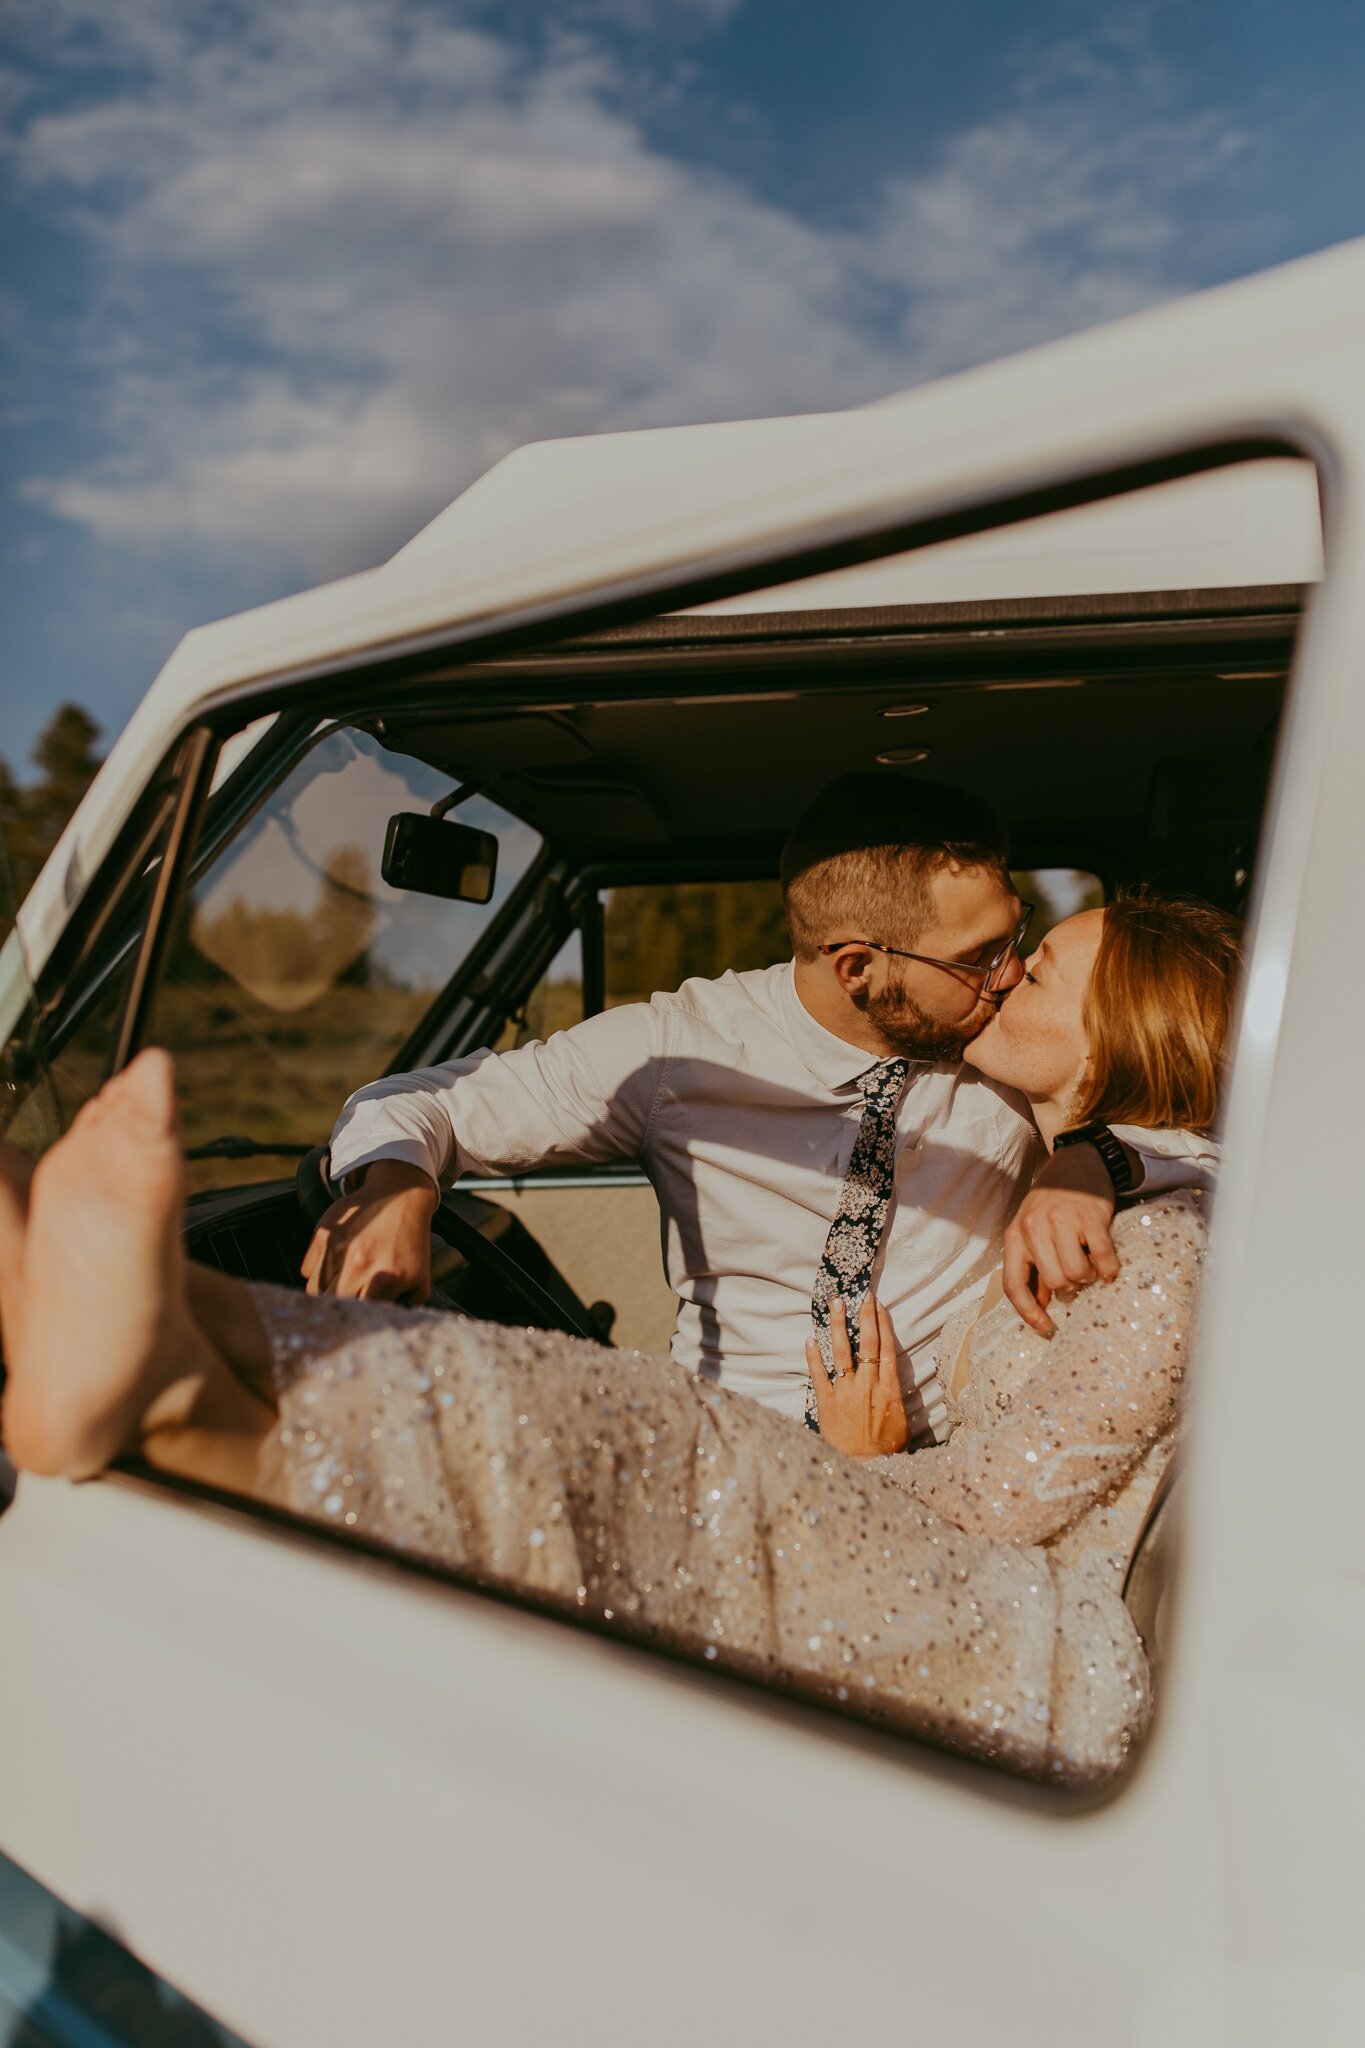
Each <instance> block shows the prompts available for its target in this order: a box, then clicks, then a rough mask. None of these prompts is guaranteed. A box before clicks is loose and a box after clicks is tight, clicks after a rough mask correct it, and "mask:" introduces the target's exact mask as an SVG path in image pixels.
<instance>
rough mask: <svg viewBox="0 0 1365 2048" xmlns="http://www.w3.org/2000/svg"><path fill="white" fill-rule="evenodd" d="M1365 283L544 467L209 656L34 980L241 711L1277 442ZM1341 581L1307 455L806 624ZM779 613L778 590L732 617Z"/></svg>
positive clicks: (125, 792) (1186, 308)
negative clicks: (596, 608)
mask: <svg viewBox="0 0 1365 2048" xmlns="http://www.w3.org/2000/svg"><path fill="white" fill-rule="evenodd" d="M1363 284H1365V242H1356V243H1350V244H1347V245H1344V246H1343V247H1341V248H1339V249H1336V250H1332V251H1329V252H1327V253H1326V254H1323V255H1319V256H1314V257H1308V258H1305V259H1302V260H1300V261H1299V262H1296V263H1293V264H1288V265H1285V266H1283V267H1282V268H1280V269H1278V270H1275V271H1271V272H1267V273H1265V274H1264V275H1262V276H1260V277H1256V278H1252V279H1248V280H1244V281H1242V282H1240V283H1237V284H1232V285H1225V286H1221V287H1219V288H1218V289H1216V290H1214V291H1209V292H1203V293H1200V294H1198V295H1196V296H1195V297H1192V298H1188V299H1184V300H1180V301H1177V302H1175V303H1172V304H1169V305H1165V306H1160V307H1156V308H1153V309H1151V310H1149V311H1147V312H1144V313H1139V314H1136V315H1133V316H1130V317H1129V318H1127V319H1124V320H1121V321H1118V322H1115V323H1114V324H1112V325H1111V326H1108V327H1103V328H1098V329H1094V330H1091V331H1089V332H1087V333H1084V334H1080V335H1074V336H1070V337H1068V338H1066V339H1065V340H1062V341H1057V342H1052V343H1049V344H1046V345H1045V346H1043V347H1041V348H1035V349H1031V350H1028V351H1027V352H1026V353H1024V354H1023V355H1020V356H1016V357H1013V358H1009V359H1007V360H1005V361H1003V362H1000V363H995V364H988V365H985V366H983V367H981V368H978V369H974V370H970V371H966V372H964V373H961V374H960V375H957V376H953V377H948V378H943V379H940V380H939V381H937V382H935V383H933V384H929V385H926V386H923V387H921V388H918V389H915V390H913V391H910V392H908V393H906V394H904V395H902V396H900V397H898V398H895V399H893V400H890V401H886V402H883V403H882V404H880V405H877V406H871V407H865V408H862V409H859V410H857V411H851V412H843V413H828V414H819V415H812V416H808V417H803V418H796V419H776V420H748V421H739V422H733V423H730V424H726V425H716V426H697V427H674V428H663V429H656V430H652V431H641V432H632V433H624V434H603V435H596V436H591V437H585V438H581V439H577V440H570V441H554V442H543V443H539V444H534V445H531V446H528V447H526V448H521V449H518V450H516V451H515V452H514V453H513V454H511V455H509V456H507V457H506V458H505V459H504V460H503V461H502V462H500V463H498V464H497V465H496V466H495V468H493V469H492V470H490V471H489V472H488V474H487V475H486V476H484V477H483V478H481V479H480V480H479V481H478V482H477V483H475V484H473V485H472V486H471V487H470V488H469V489H468V490H466V491H464V492H463V493H462V494H461V495H460V496H459V497H458V498H456V499H455V501H454V502H453V504H452V505H451V506H450V507H449V508H448V509H447V510H446V511H445V512H443V513H442V514H441V515H440V516H439V517H438V518H436V519H435V520H433V521H432V522H431V524H430V525H428V526H427V527H425V528H424V529H423V530H422V532H420V533H419V534H418V535H417V536H416V537H415V538H414V539H413V540H412V541H410V542H409V543H408V544H407V545H406V546H405V547H403V548H401V549H400V550H399V551H398V553H397V554H396V555H394V556H393V557H392V559H391V560H390V561H388V562H386V563H384V564H382V565H381V566H380V567H378V568H376V569H372V570H369V571H366V572H364V573H362V574H360V575H357V576H352V577H349V578H346V579H344V580H343V581H341V582H338V583H333V584H329V585H325V586H323V587H321V588H319V589H316V590H311V591H306V592H303V593H302V594H300V595H298V596H295V597H290V598H285V599H282V600H280V601H279V602H277V603H275V604H270V605H266V606H262V607H260V608H258V609H256V610H254V611H250V612H245V613H242V614H239V615H238V616H237V617H235V618H230V619H226V620H222V621H220V622H218V623H217V624H215V625H211V626H205V627H200V628H198V629H196V630H195V631H194V632H191V633H190V634H188V635H187V636H186V637H185V639H184V640H183V641H182V642H181V643H180V645H179V646H178V647H177V648H176V650H175V651H174V653H173V654H172V656H171V658H170V660H169V661H168V662H167V664H166V666H165V667H164V669H163V670H162V672H161V674H160V675H159V676H158V677H157V679H156V681H155V682H154V684H153V685H152V687H151V689H150V690H149V691H148V694H147V696H146V697H145V698H144V699H143V702H142V704H141V705H140V706H139V707H138V710H137V711H136V712H135V714H134V716H133V718H132V719H131V720H130V722H129V724H128V726H127V728H126V729H125V731H124V732H123V734H122V735H121V736H120V738H119V740H118V741H117V743H116V744H115V746H114V747H113V749H112V750H111V753H110V756H109V758H108V760H107V761H106V763H105V765H104V767H103V769H102V770H101V772H100V774H99V775H98V776H97V777H96V779H95V782H94V784H93V785H92V787H91V789H90V791H89V792H88V794H87V796H86V798H85V800H84V802H83V803H82V805H81V807H80V809H79V811H78V812H77V814H76V817H75V818H74V819H73V820H72V822H71V825H70V826H69V827H68V829H67V833H66V834H64V835H63V839H62V840H61V841H60V842H59V844H58V847H57V848H56V850H55V851H54V854H53V856H52V857H51V859H50V860H49V862H48V864H47V867H46V868H45V869H44V872H43V874H42V875H41V876H40V877H39V880H38V882H37V884H36V885H35V887H34V889H33V891H32V892H31V893H30V896H29V899H28V902H27V903H26V905H25V906H24V912H23V916H22V918H21V926H22V929H23V932H24V935H25V942H26V945H27V948H28V953H29V959H30V962H31V964H32V966H33V968H34V969H35V971H36V969H37V967H38V966H39V965H41V963H42V961H43V960H44V959H45V958H46V957H47V954H48V952H49V951H50V949H51V946H52V944H53V943H54V942H55V939H56V937H57V934H58V933H59V931H60V929H61V927H62V924H63V923H64V921H65V916H66V907H67V903H68V901H69V900H70V898H71V894H72V889H73V888H74V889H75V890H76V891H77V892H78V890H79V886H80V884H79V881H78V879H77V877H82V878H83V877H84V876H85V875H88V874H89V873H90V872H91V871H92V869H93V867H94V865H95V864H96V863H97V862H98V861H99V860H100V859H101V858H102V856H103V854H104V852H105V850H106V849H107V847H108V846H109V844H110V843H111V842H112V839H113V837H114V835H115V833H116V832H117V830H118V829H119V827H120V826H121V824H122V823H123V821H124V819H125V818H126V816H127V814H128V811H129V810H130V808H131V806H132V804H133V803H134V802H135V801H136V798H137V795H138V793H139V791H140V790H141V789H142V788H143V787H144V786H145V783H146V781H147V778H148V776H149V775H150V774H151V772H152V771H153V769H154V767H155V765H156V763H157V762H158V761H159V760H160V759H161V758H162V756H163V754H164V752H165V749H166V747H167V745H168V744H169V742H170V741H171V739H172V738H173V737H174V735H175V734H176V733H177V732H178V731H180V730H183V728H184V727H185V725H186V724H187V723H189V722H190V721H191V720H192V718H193V717H194V716H195V715H196V713H198V712H199V711H201V710H202V709H206V708H208V707H209V706H210V705H212V704H214V703H215V702H218V703H221V702H223V701H224V700H225V699H229V698H239V697H241V696H243V695H250V694H252V693H253V692H254V691H256V690H258V689H262V688H265V687H267V686H270V685H272V684H273V683H274V682H276V681H278V680H280V679H283V678H285V677H287V676H290V675H292V674H295V673H298V672H301V671H311V672H316V671H317V669H318V668H321V667H326V666H328V665H331V664H334V663H339V662H343V661H345V662H350V661H356V660H367V659H370V658H377V657H379V656H381V655H383V654H386V653H389V652H393V651H397V650H399V649H401V648H403V647H405V646H413V645H426V646H430V645H433V644H439V641H440V638H441V636H442V635H444V634H451V635H456V634H462V633H466V632H468V630H469V629H470V628H471V627H472V628H477V626H478V624H479V622H481V621H483V620H489V621H492V620H496V619H498V618H503V617H507V616H509V615H511V614H513V613H515V614H516V615H518V616H522V617H524V616H527V615H530V614H538V615H539V616H541V617H544V618H547V619H550V618H553V616H554V615H555V614H556V612H557V611H559V610H561V609H565V608H568V607H569V606H571V605H573V604H574V603H575V602H578V601H581V600H582V599H584V598H585V597H587V596H588V595H589V594H590V593H591V594H592V595H593V596H594V597H596V596H597V595H599V594H600V595H602V596H603V597H604V598H610V597H614V596H616V595H618V594H621V593H625V592H634V593H640V592H641V591H647V590H649V589H650V588H652V587H657V588H660V589H661V591H664V590H666V589H667V587H668V585H669V582H670V581H672V582H674V583H675V584H680V583H682V582H683V581H684V580H685V578H686V576H687V573H688V569H689V565H690V564H693V563H699V562H703V561H706V560H714V559H716V558H717V557H718V556H721V555H723V556H725V557H726V558H727V559H728V560H729V561H730V562H732V563H734V562H742V561H744V560H752V562H753V563H754V565H755V575H756V580H761V576H762V562H763V560H764V559H765V558H766V559H775V558H776V557H777V555H778V553H779V551H781V552H787V553H792V552H796V551H797V550H799V548H800V547H801V546H802V544H803V542H807V541H810V540H814V539H817V538H819V539H823V538H825V537H826V536H827V535H828V534H829V533H830V532H831V531H832V530H836V529H837V528H838V527H839V524H840V522H841V521H848V522H850V523H853V524H857V525H861V526H863V527H866V525H867V524H868V523H869V522H870V520H871V519H874V518H876V519H880V518H882V517H883V515H884V517H885V520H886V522H887V524H892V523H893V522H894V521H895V520H896V519H897V518H899V517H903V516H905V514H906V513H907V512H909V513H910V514H911V515H912V516H914V515H916V514H918V513H919V512H920V511H921V510H922V509H928V508H933V507H935V506H936V505H938V504H939V503H940V502H943V500H942V498H941V494H943V493H947V494H948V499H949V501H951V502H952V503H954V504H957V505H961V504H963V503H965V502H969V501H970V500H971V499H972V498H973V497H974V496H975V497H977V498H978V499H981V498H985V499H989V498H990V497H992V496H999V495H1000V494H1001V493H1003V492H1008V491H1009V490H1010V489H1011V488H1016V487H1017V488H1020V489H1027V488H1030V487H1033V486H1036V485H1037V483H1038V481H1039V479H1040V478H1042V479H1045V478H1047V477H1050V476H1057V475H1059V474H1060V475H1075V474H1077V473H1083V472H1084V471H1085V470H1086V469H1087V468H1093V469H1099V470H1102V469H1103V468H1104V466H1105V463H1106V461H1108V460H1112V451H1113V449H1114V447H1115V445H1116V443H1122V442H1123V440H1124V438H1125V436H1127V437H1128V438H1129V439H1131V438H1132V437H1134V436H1142V435H1146V434H1148V433H1150V431H1151V421H1152V419H1153V417H1161V418H1163V420H1164V422H1165V431H1166V432H1167V433H1169V434H1170V435H1172V436H1173V437H1177V438H1183V439H1185V440H1186V442H1197V441H1198V440H1199V439H1200V437H1201V436H1202V435H1206V434H1207V433H1208V431H1209V422H1210V421H1211V420H1218V421H1224V420H1225V419H1226V417H1227V415H1228V411H1229V406H1230V404H1235V406H1236V407H1237V408H1238V410H1239V413H1240V417H1241V418H1242V419H1243V420H1245V421H1248V422H1251V423H1252V424H1251V425H1250V426H1249V427H1248V428H1247V429H1246V432H1247V434H1248V435H1249V436H1250V438H1252V439H1254V437H1255V431H1256V429H1257V428H1258V427H1259V425H1260V423H1261V422H1264V421H1265V420H1267V419H1272V420H1273V419H1275V418H1279V417H1284V416H1286V415H1291V414H1292V415H1299V416H1303V417H1306V418H1309V419H1311V417H1312V414H1313V395H1314V391H1315V389H1316V386H1315V384H1314V376H1315V372H1316V368H1318V367H1320V359H1321V357H1322V354H1323V351H1324V350H1326V351H1327V352H1328V353H1329V354H1331V355H1334V354H1335V352H1336V351H1337V350H1338V349H1339V348H1343V347H1345V346H1347V345H1348V344H1349V342H1350V340H1351V338H1352V336H1353V335H1355V336H1356V338H1357V339H1358V320H1359V306H1360V302H1361V299H1362V285H1363ZM1167 445H1169V443H1168V444H1167ZM1160 452H1161V451H1160V450H1156V449H1154V451H1153V453H1154V454H1159V453H1160ZM936 494H940V495H936ZM1320 573H1321V541H1320V531H1319V523H1318V512H1317V500H1316V494H1315V488H1314V480H1313V477H1312V474H1311V471H1310V469H1309V467H1308V465H1307V464H1306V463H1299V462H1295V461H1292V460H1287V459H1281V460H1267V461H1258V462H1256V463H1254V464H1251V465H1249V466H1247V467H1245V468H1243V469H1239V470H1232V471H1226V472H1223V473H1213V474H1210V475H1207V476H1205V477H1202V478H1199V479H1194V480H1190V481H1186V482H1183V483H1179V484H1171V485H1165V486H1162V487H1161V495H1160V496H1159V497H1158V494H1156V493H1144V494H1143V496H1142V498H1135V499H1132V500H1130V501H1128V502H1127V503H1124V502H1114V503H1110V504H1106V505H1103V506H1101V507H1099V508H1098V509H1097V510H1095V511H1093V512H1091V511H1080V512H1069V513H1058V514H1055V515H1053V516H1052V517H1050V518H1049V519H1046V520H1040V521H1037V522H1034V523H1033V524H1032V525H1031V527H1029V528H1024V529H1011V530H1008V531H1004V532H1002V533H1000V534H998V535H986V536H982V537H975V538H973V539H971V540H969V541H954V542H949V543H946V544H944V545H942V546H939V547H935V548H933V549H931V550H924V551H922V552H921V553H920V554H919V555H917V556H915V557H904V558H902V559H901V560H900V561H899V562H896V563H886V564H883V565H878V566H874V567H871V568H862V569H857V570H841V571H839V572H837V575H836V577H835V579H833V580H834V581H835V582H837V583H838V585H839V591H838V595H837V596H836V595H835V594H834V592H833V590H832V588H831V579H830V578H818V579H809V580H808V581H807V582H806V583H805V584H804V585H797V586H789V587H788V589H787V590H785V591H784V592H783V593H782V596H781V599H780V608H781V609H783V610H793V609H800V608H802V607H804V606H815V607H817V608H820V609H828V608H830V607H831V606H837V607H840V608H842V607H843V606H845V605H858V604H863V603H880V604H885V603H887V602H894V603H898V604H905V603H915V602H923V601H930V600H931V599H932V601H936V602H944V601H946V600H951V599H952V598H954V597H958V598H971V599H975V598H980V597H982V596H983V595H984V596H989V597H993V598H999V597H1008V596H1021V597H1022V596H1030V597H1034V598H1037V597H1040V596H1046V595H1048V594H1055V595H1062V594H1067V595H1076V594H1079V593H1081V592H1085V591H1112V590H1129V591H1139V590H1149V591H1150V590H1161V589H1181V590H1189V589H1191V588H1200V587H1203V588H1215V587H1228V586H1245V585H1249V584H1268V583H1269V584H1277V585H1284V584H1294V583H1304V582H1311V581H1312V580H1313V579H1314V578H1315V577H1316V576H1318V575H1319V574H1320ZM892 582H894V588H895V594H894V595H891V594H890V585H891V583H892ZM874 593H875V594H874ZM778 602H779V601H778V600H777V598H776V597H775V595H774V593H773V592H772V591H771V590H770V591H766V592H763V593H762V594H761V595H760V596H758V597H747V598H746V597H741V598H737V599H736V598H731V599H728V600H726V603H725V607H724V608H725V609H746V608H747V609H754V608H755V607H758V608H762V609H771V608H774V607H775V605H777V604H778ZM666 603H667V599H666V597H664V596H661V608H663V607H664V606H665V605H666ZM73 857H74V860H75V864H74V865H73ZM67 878H70V881H71V887H67V886H66V882H67Z"/></svg>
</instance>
